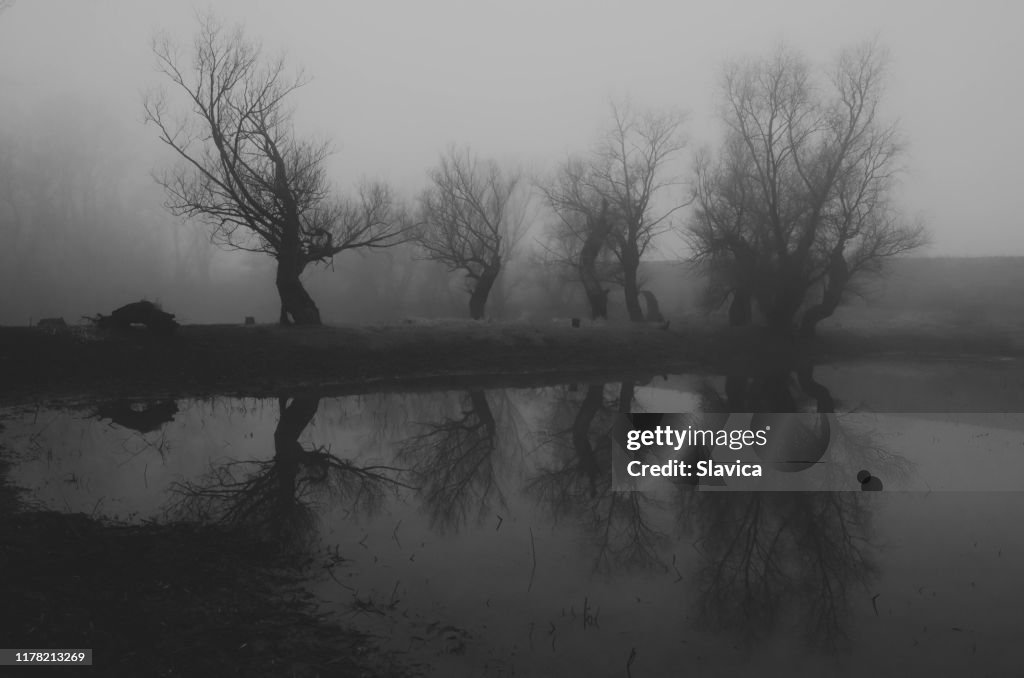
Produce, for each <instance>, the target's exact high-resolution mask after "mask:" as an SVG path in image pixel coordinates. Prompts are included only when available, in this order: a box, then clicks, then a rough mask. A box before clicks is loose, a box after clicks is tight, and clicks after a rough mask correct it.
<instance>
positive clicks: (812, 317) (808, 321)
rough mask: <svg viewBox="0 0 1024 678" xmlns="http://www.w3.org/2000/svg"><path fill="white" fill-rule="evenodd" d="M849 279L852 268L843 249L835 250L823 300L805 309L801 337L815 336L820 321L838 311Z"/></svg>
mask: <svg viewBox="0 0 1024 678" xmlns="http://www.w3.org/2000/svg"><path fill="white" fill-rule="evenodd" d="M849 280H850V270H849V267H848V266H847V265H846V259H845V258H844V257H843V253H842V251H838V252H834V253H833V254H832V260H831V262H830V263H829V271H828V277H827V278H826V280H825V289H824V291H823V292H822V295H821V301H820V302H818V303H817V304H815V305H814V306H811V307H810V308H809V309H807V310H806V311H804V315H803V318H801V320H800V336H801V337H804V338H810V337H813V336H814V334H815V331H816V330H817V327H818V323H820V322H821V321H822V320H824V319H825V318H829V317H831V316H832V314H833V313H835V312H836V309H837V308H839V304H840V303H842V301H843V291H844V290H845V289H846V284H847V283H848V282H849Z"/></svg>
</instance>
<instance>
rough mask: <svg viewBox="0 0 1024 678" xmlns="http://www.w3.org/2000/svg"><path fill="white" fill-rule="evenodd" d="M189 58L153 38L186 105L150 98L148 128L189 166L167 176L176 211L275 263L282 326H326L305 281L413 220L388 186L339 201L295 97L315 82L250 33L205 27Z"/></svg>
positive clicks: (208, 18) (390, 238)
mask: <svg viewBox="0 0 1024 678" xmlns="http://www.w3.org/2000/svg"><path fill="white" fill-rule="evenodd" d="M199 24H200V25H199V31H198V34H197V36H196V39H195V42H194V47H193V51H192V54H191V59H190V60H186V59H183V58H182V56H181V54H180V52H179V49H178V47H177V46H176V45H175V44H174V43H173V42H172V41H171V40H170V39H168V38H166V37H164V38H159V39H155V40H154V42H153V52H154V54H155V55H156V58H157V63H158V70H159V72H160V73H162V74H163V75H164V76H166V77H167V78H168V79H169V80H170V82H171V83H172V85H173V86H174V87H173V89H175V90H177V91H178V93H179V94H183V95H184V99H185V100H186V101H187V108H186V109H184V111H182V112H180V114H175V113H173V112H171V109H170V106H169V103H168V97H167V93H166V92H164V91H157V92H154V93H151V94H150V95H148V96H147V97H146V100H145V113H146V116H145V117H146V121H147V122H149V123H152V124H154V125H155V126H156V128H157V129H158V131H159V133H160V140H161V141H162V142H164V143H165V144H167V145H168V146H169V147H170V148H172V149H173V150H174V151H175V153H177V155H178V156H179V158H180V160H181V162H180V164H179V165H178V166H177V167H176V168H174V169H172V170H170V171H168V172H166V173H164V174H162V175H161V176H159V177H158V179H157V180H158V182H159V183H160V184H161V185H162V186H163V187H164V189H165V191H166V193H167V203H166V206H167V208H168V209H169V210H170V211H171V212H172V213H173V214H175V215H176V216H182V217H198V218H200V219H202V220H204V221H206V222H207V223H208V224H210V225H211V226H212V228H213V237H212V239H213V241H214V242H216V243H217V244H219V245H221V246H224V247H228V248H231V249H240V250H246V251H249V252H261V253H264V254H269V255H271V256H273V257H274V258H275V259H276V260H277V290H278V294H279V295H280V297H281V318H280V320H281V324H291V322H295V323H296V324H301V325H317V324H320V311H319V309H318V308H317V306H316V304H315V303H314V302H313V299H312V298H311V297H310V296H309V294H308V293H307V292H306V289H305V288H304V287H303V285H302V282H301V280H300V277H301V275H302V273H303V271H304V270H305V269H306V267H307V266H308V265H309V264H312V263H326V262H329V261H331V260H332V259H333V257H334V255H336V254H338V253H339V252H341V251H343V250H347V249H353V248H360V247H389V246H391V245H393V244H396V243H397V242H399V241H400V240H401V236H402V233H403V229H404V224H405V223H406V222H405V219H404V214H403V212H402V210H401V208H400V206H399V204H398V203H397V201H396V200H395V198H394V196H393V195H392V193H391V191H390V190H389V189H388V187H387V186H385V185H383V184H378V183H372V184H371V183H367V184H365V185H364V186H362V187H361V188H360V190H359V194H358V197H357V198H355V199H340V198H337V197H335V196H333V195H332V192H331V188H330V186H329V181H328V177H327V171H326V166H325V161H326V160H327V158H328V156H329V155H330V153H331V147H330V145H329V144H328V143H326V142H318V141H311V140H308V139H302V138H299V137H298V136H297V135H296V133H295V130H294V126H293V120H292V111H291V110H290V109H289V108H288V107H287V106H286V101H287V99H288V97H289V96H290V95H291V94H292V93H294V92H295V90H297V89H298V88H299V87H301V86H303V85H304V84H305V83H306V82H307V79H306V77H305V76H304V75H303V73H302V72H301V71H300V72H295V73H291V72H289V71H288V69H287V68H286V65H285V60H284V58H283V57H278V58H273V59H268V58H265V57H264V55H263V52H262V49H261V47H260V45H259V44H258V43H256V42H253V41H251V40H249V39H248V38H247V37H246V36H245V34H244V32H243V30H242V28H241V27H235V28H234V29H230V30H229V29H227V28H226V27H225V26H223V25H222V24H221V23H220V22H219V21H218V20H217V19H216V18H214V17H213V16H212V15H209V14H207V15H204V16H201V17H200V18H199Z"/></svg>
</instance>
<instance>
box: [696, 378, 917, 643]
mask: <svg viewBox="0 0 1024 678" xmlns="http://www.w3.org/2000/svg"><path fill="white" fill-rule="evenodd" d="M795 372H796V375H795V378H791V374H790V372H784V373H777V374H767V375H761V376H758V377H748V376H730V377H727V378H726V380H725V395H724V397H723V396H722V395H719V394H718V393H717V392H716V391H715V390H714V388H712V387H711V386H710V385H705V387H704V389H703V392H702V394H701V395H702V401H703V402H702V409H705V410H707V411H718V412H755V413H758V412H762V413H764V412H768V413H783V412H799V411H801V410H802V409H803V407H804V405H803V404H801V400H803V399H804V398H808V399H809V400H810V406H811V408H812V409H813V410H814V411H815V412H817V416H818V417H826V416H827V417H828V419H827V421H828V422H829V426H828V427H826V428H825V430H827V431H828V432H829V438H830V441H829V440H827V441H826V444H827V443H829V442H831V446H830V449H829V450H828V451H829V454H830V455H831V457H841V458H842V460H846V459H848V458H849V459H853V461H852V462H851V463H854V464H856V463H858V460H859V461H863V460H864V459H867V458H870V459H872V460H873V463H874V464H875V466H874V468H882V467H883V466H884V468H885V469H886V472H887V473H892V474H897V475H898V474H900V473H902V472H904V471H905V468H906V467H905V463H903V462H902V461H901V460H900V459H898V458H896V457H894V456H893V455H891V454H890V453H888V452H887V451H886V450H884V449H883V448H882V447H881V446H880V445H879V444H878V442H877V440H876V437H875V436H874V435H873V434H872V433H870V432H867V431H863V430H853V429H851V428H850V427H848V426H847V425H846V424H845V423H844V419H843V417H842V416H835V415H833V414H831V413H832V412H834V408H835V399H834V398H833V397H832V394H831V393H830V392H829V390H828V389H827V388H826V387H825V386H823V385H822V384H820V383H818V382H816V381H815V380H814V378H813V368H812V367H811V366H810V365H809V364H804V365H802V366H801V367H800V368H799V369H797V370H795ZM797 385H798V386H799V388H800V391H801V393H795V392H794V390H795V389H794V386H797ZM840 453H841V454H840ZM831 457H830V460H832V459H831ZM846 465H848V464H845V463H842V461H841V463H840V464H837V466H844V467H845V466H846ZM844 472H846V471H844ZM849 472H850V473H855V471H849ZM677 488H678V490H679V491H678V492H677V495H676V500H677V516H678V524H679V525H680V528H681V529H682V530H684V531H685V532H688V533H691V534H692V535H693V538H694V545H695V546H696V548H697V551H698V552H699V553H700V555H701V563H700V565H699V566H698V567H697V570H696V573H695V583H696V585H697V587H696V590H697V612H698V617H697V623H698V625H699V626H700V627H702V628H705V629H709V630H731V631H736V632H738V633H739V635H740V636H741V637H742V638H743V639H744V640H745V641H747V642H753V641H755V640H758V639H760V638H763V637H766V636H768V635H771V634H773V633H776V632H778V631H780V630H784V628H783V627H786V626H796V627H797V628H798V629H799V630H800V631H801V632H802V633H803V635H804V637H805V638H806V639H807V640H808V641H809V642H810V643H812V644H820V645H823V646H825V647H828V648H835V647H836V646H837V645H838V644H840V643H841V642H842V641H843V640H844V639H845V638H846V628H847V623H848V620H849V616H850V597H851V593H852V592H853V591H854V590H856V589H857V588H858V587H866V586H867V585H868V584H869V583H870V582H871V581H872V580H873V579H874V577H875V576H876V575H877V573H878V568H877V565H876V563H875V560H874V553H873V551H874V548H873V545H872V543H871V533H872V526H871V517H872V507H871V504H870V502H869V501H867V500H866V498H865V496H864V495H863V494H861V493H858V492H728V493H726V492H694V491H692V488H690V487H686V486H683V485H679V486H677Z"/></svg>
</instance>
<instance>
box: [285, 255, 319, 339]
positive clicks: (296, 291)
mask: <svg viewBox="0 0 1024 678" xmlns="http://www.w3.org/2000/svg"><path fill="white" fill-rule="evenodd" d="M301 275H302V267H301V266H299V265H297V264H295V263H294V258H292V257H279V258H278V260H277V293H278V295H279V296H280V297H281V318H280V322H281V324H282V325H291V324H293V323H294V324H296V325H320V324H321V321H320V309H318V308H317V306H316V303H315V302H314V301H313V297H311V296H309V292H307V291H306V288H305V287H303V285H302V281H301V280H300V279H299V276H301Z"/></svg>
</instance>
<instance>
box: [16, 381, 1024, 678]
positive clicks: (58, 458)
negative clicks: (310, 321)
mask: <svg viewBox="0 0 1024 678" xmlns="http://www.w3.org/2000/svg"><path fill="white" fill-rule="evenodd" d="M844 369H846V370H847V371H844ZM907 369H908V368H906V367H905V366H902V367H897V366H891V365H883V364H878V365H863V366H860V367H859V368H858V369H856V370H848V369H847V368H819V369H818V371H817V372H816V378H817V380H818V382H820V383H821V384H824V385H825V386H827V387H828V391H829V397H830V402H831V403H832V404H833V405H835V410H836V412H837V413H838V414H836V415H834V418H833V419H832V422H833V433H834V438H835V441H841V442H836V443H835V445H834V449H833V448H830V451H829V455H828V456H827V457H826V461H827V462H828V463H829V464H831V466H830V468H832V469H833V470H835V471H836V472H837V473H840V472H841V473H844V474H847V475H844V476H843V477H844V478H845V477H849V478H851V479H852V478H853V477H854V475H855V474H856V470H857V469H858V468H860V467H861V466H870V467H871V469H872V472H873V473H875V474H876V475H878V476H880V477H882V478H883V479H884V481H885V490H884V491H882V492H862V491H856V489H855V488H856V486H857V484H856V482H855V481H851V482H850V484H849V485H850V488H851V489H853V490H854V491H841V492H723V491H721V489H723V488H721V487H710V488H708V487H700V488H698V487H694V486H692V485H682V484H680V485H673V486H671V487H670V488H669V491H667V492H658V493H641V492H615V491H613V490H612V478H611V472H610V469H609V459H610V458H611V454H612V450H611V448H612V446H613V445H614V443H613V442H612V436H611V434H610V431H611V430H612V429H613V428H614V426H615V422H616V421H617V417H618V416H619V414H620V413H622V412H628V411H634V412H690V411H698V410H707V409H708V408H709V403H714V402H719V403H721V402H724V400H725V399H726V395H724V392H725V391H726V390H728V388H727V387H726V386H723V384H721V383H718V382H720V381H721V379H718V380H715V379H712V380H708V379H704V378H696V377H687V376H669V377H667V378H662V377H658V378H656V379H654V380H651V381H649V382H647V383H644V384H638V383H632V382H625V383H621V382H620V383H607V384H566V385H563V386H557V387H548V388H535V389H502V388H492V389H485V390H474V391H446V392H434V393H388V394H370V395H362V396H349V397H340V398H327V397H320V396H319V395H317V394H315V393H305V394H288V395H285V394H282V397H281V398H280V399H275V400H244V399H214V400H208V401H197V400H186V401H164V402H148V403H124V402H118V403H102V404H99V405H96V406H90V407H88V408H79V409H72V410H48V409H33V410H24V409H22V410H11V411H8V412H6V413H4V416H3V423H4V428H3V430H2V431H0V443H2V444H3V446H4V447H5V448H7V449H8V450H12V451H14V452H15V453H16V461H17V464H16V466H15V467H14V469H13V471H12V476H11V480H12V482H14V483H16V484H18V485H20V486H22V487H24V488H26V489H28V490H29V495H30V497H31V498H32V500H33V501H34V502H36V503H38V504H40V505H42V506H45V507H47V508H51V509H55V510H61V511H75V512H84V513H87V514H92V515H97V516H105V517H109V518H115V519H119V520H123V521H132V522H138V521H144V520H152V519H160V520H168V519H184V518H188V519H197V518H198V519H201V520H207V521H218V522H221V523H225V524H230V525H236V526H238V527H245V528H250V529H254V530H258V531H259V532H260V533H262V534H265V535H267V536H270V537H271V538H273V539H275V540H277V541H278V542H279V543H281V544H282V546H284V547H286V548H289V549H293V550H295V551H296V552H300V553H303V554H305V555H307V556H308V557H309V558H310V559H312V562H313V564H314V565H313V568H312V570H313V571H314V573H315V574H314V576H313V577H312V579H311V581H310V586H311V588H312V590H313V591H314V592H315V593H316V594H317V596H318V597H319V599H320V600H321V601H322V605H323V606H324V608H325V609H328V610H332V611H335V612H337V613H339V614H340V615H342V616H343V617H344V620H345V622H346V623H348V624H350V625H353V626H356V627H358V628H360V629H363V630H365V631H367V632H369V633H371V634H373V635H374V636H375V637H376V638H377V640H378V643H379V645H380V646H382V647H384V648H386V649H389V650H392V651H395V652H397V653H399V655H400V657H401V658H402V660H403V661H404V662H405V663H406V664H408V665H413V666H417V667H418V668H419V670H421V671H422V672H423V674H424V675H429V676H513V675H587V676H631V677H636V678H641V677H643V676H657V675H666V674H669V675H671V674H682V673H683V672H686V673H687V674H689V675H697V676H731V675H743V674H746V673H747V672H750V671H756V673H757V674H758V675H763V676H774V675H780V676H781V675H786V676H794V675H799V676H803V675H806V676H819V675H848V676H862V675H868V672H871V673H872V674H875V675H881V676H913V675H957V674H960V675H969V676H1019V675H1020V670H1021V669H1020V667H1021V665H1022V664H1021V661H1022V660H1024V651H1022V647H1021V644H1020V639H1019V630H1018V629H1019V621H1020V610H1021V609H1024V586H1021V584H1020V578H1019V573H1020V572H1021V571H1024V532H1022V530H1021V529H1020V522H1021V520H1022V519H1024V492H1019V491H1014V490H1020V489H1024V415H1014V414H1005V412H1007V411H1011V410H1014V409H1018V410H1020V409H1024V408H1021V407H1013V403H1014V402H1015V401H1014V400H1013V399H1012V398H1010V399H1008V398H1007V395H1008V394H1009V395H1013V396H1014V397H1016V396H1017V395H1018V394H1016V393H1015V392H1012V393H1011V391H1012V387H1013V385H1012V384H1008V383H1007V384H1004V382H1002V381H1001V380H1002V379H1004V377H1002V376H1000V375H1001V374H1002V373H1001V372H1000V371H998V370H993V371H992V372H991V378H990V380H989V381H988V382H987V383H986V389H987V390H989V391H991V390H992V389H999V388H1000V384H1004V386H1003V387H1004V388H1005V389H1006V392H1005V393H1004V394H1003V396H1004V397H1003V399H1002V401H1001V402H1002V403H1003V406H1002V407H1001V408H1000V409H999V411H998V412H1002V413H1003V414H1000V413H998V412H996V411H988V410H982V409H979V408H977V407H975V408H970V407H967V406H965V405H964V403H965V402H967V401H964V400H963V395H962V393H961V392H960V391H957V390H955V389H954V390H951V391H950V392H949V394H948V395H946V396H945V397H944V396H943V392H942V389H940V388H936V387H934V386H932V387H926V386H925V384H927V383H932V382H933V381H934V380H936V379H938V380H939V381H942V380H941V379H940V377H941V370H942V369H944V368H942V367H930V368H928V369H926V370H917V371H914V370H910V371H907ZM894 370H896V371H898V370H904V372H905V373H904V374H903V375H902V377H901V378H900V379H899V380H897V379H896V378H895V377H894V376H893V371H894ZM872 373H874V374H876V375H879V376H878V378H876V379H875V380H874V381H872V380H871V379H870V375H871V374H872ZM936 374H939V376H936ZM915 380H918V382H920V384H921V386H920V387H919V388H916V389H914V388H913V384H915V383H916V382H915ZM895 383H899V384H900V386H899V387H898V388H899V389H902V390H904V391H908V392H910V393H911V395H912V396H913V397H910V398H904V399H903V400H901V401H899V404H901V405H903V406H902V407H894V403H893V401H892V397H893V396H892V393H893V390H894V388H896V387H893V386H892V384H895ZM943 383H945V382H943ZM879 384H888V386H886V387H884V388H883V387H880V386H879ZM872 385H874V387H873V386H872ZM816 397H817V398H818V400H817V403H818V405H819V406H820V404H821V402H822V401H821V399H820V398H821V397H822V396H821V394H820V393H818V394H817V395H816ZM833 400H834V402H832V401H833ZM981 400H982V399H981V398H975V399H973V400H970V401H969V402H973V403H978V402H981ZM908 403H910V406H908V405H907V404H908ZM1006 403H1010V407H1007V406H1006ZM795 404H796V405H797V408H798V409H808V408H810V409H811V411H813V409H814V408H813V406H814V401H813V399H811V400H809V399H808V398H806V397H803V398H802V399H801V400H800V401H799V402H797V403H795ZM885 412H890V414H883V413H885ZM891 412H895V414H891ZM956 413H959V414H956ZM840 450H843V451H842V452H840ZM844 455H845V456H844ZM709 490H710V491H709ZM907 490H909V491H907ZM962 490H971V491H970V492H966V491H962Z"/></svg>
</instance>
